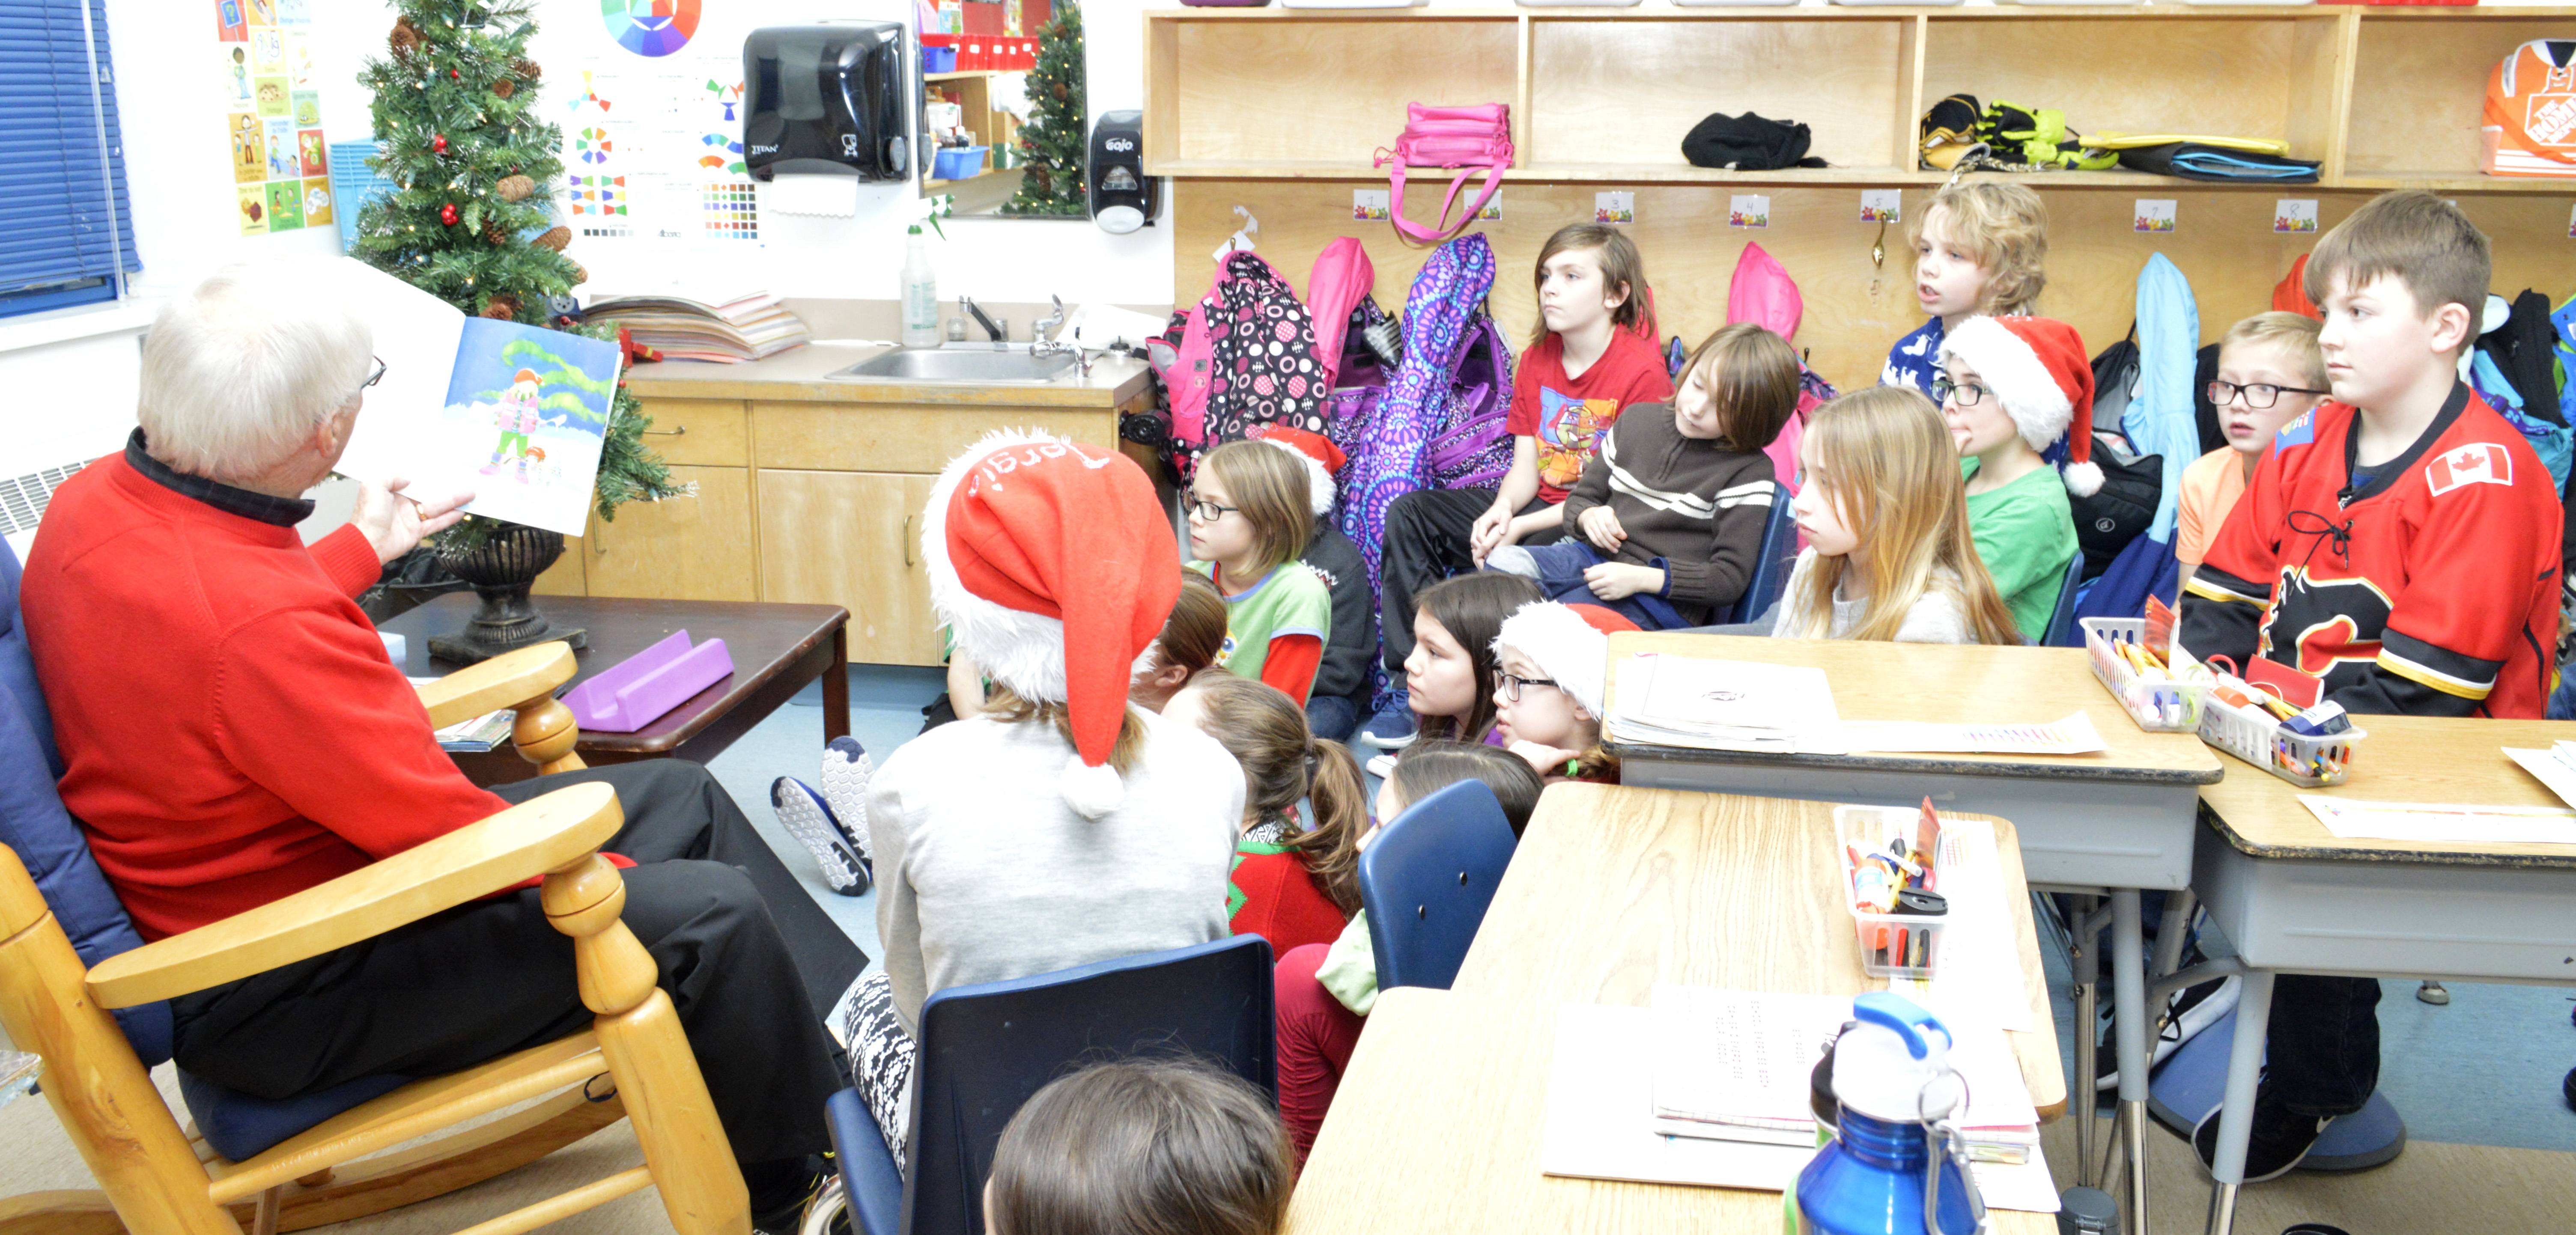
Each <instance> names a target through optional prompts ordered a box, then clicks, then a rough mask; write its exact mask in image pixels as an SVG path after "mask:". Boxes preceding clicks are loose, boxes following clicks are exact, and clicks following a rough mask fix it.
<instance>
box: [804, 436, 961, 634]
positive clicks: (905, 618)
mask: <svg viewBox="0 0 2576 1235" xmlns="http://www.w3.org/2000/svg"><path fill="white" fill-rule="evenodd" d="M937 479H938V477H936V476H933V475H923V474H918V473H895V472H813V471H787V470H783V469H763V470H762V471H761V473H760V539H761V543H762V545H763V547H764V549H765V550H766V551H765V552H764V553H763V554H762V556H761V568H760V570H761V595H762V596H763V598H764V599H768V600H773V601H785V602H790V603H804V604H833V605H839V606H841V607H842V608H845V609H848V610H849V611H850V659H852V660H857V661H866V662H871V663H875V664H889V665H935V664H938V663H939V661H940V654H941V651H942V641H941V639H940V635H939V630H938V627H937V624H936V619H934V618H933V617H932V616H931V613H930V572H929V570H928V568H927V567H925V566H924V565H923V564H922V561H921V510H922V507H923V506H924V505H925V504H926V503H928V501H929V500H930V487H931V485H932V483H933V482H934V481H936V480H937ZM861 649H865V652H864V654H863V653H862V652H861Z"/></svg>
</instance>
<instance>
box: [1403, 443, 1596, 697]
mask: <svg viewBox="0 0 2576 1235" xmlns="http://www.w3.org/2000/svg"><path fill="white" fill-rule="evenodd" d="M1495 493H1496V491H1495V490H1493V489H1416V490H1414V491H1413V492H1411V493H1407V494H1405V495H1404V496H1402V497H1399V498H1397V499H1395V501H1394V502H1392V503H1390V504H1389V505H1388V506H1387V508H1386V543H1385V545H1384V546H1383V547H1382V552H1381V553H1380V554H1379V557H1378V607H1377V611H1378V614H1379V618H1378V622H1379V626H1380V640H1379V641H1380V643H1381V645H1382V646H1383V647H1384V649H1385V656H1386V671H1387V674H1388V675H1389V676H1391V677H1394V678H1396V679H1397V680H1398V684H1399V685H1401V684H1402V679H1403V677H1404V658H1405V657H1407V656H1411V655H1413V601H1414V597H1416V596H1419V595H1421V594H1422V590H1423V589H1424V588H1427V587H1430V586H1431V585H1432V584H1434V583H1438V582H1440V581H1441V580H1443V579H1446V578H1448V577H1449V576H1451V575H1454V574H1459V573H1461V572H1463V571H1470V570H1474V569H1475V568H1476V554H1475V550H1474V547H1473V546H1472V545H1470V544H1469V543H1468V534H1469V533H1470V532H1473V531H1474V530H1475V528H1476V519H1477V517H1478V516H1481V515H1483V514H1484V513H1485V512H1486V511H1488V510H1491V509H1493V506H1494V496H1495ZM1546 507H1547V501H1546V499H1544V498H1536V497H1534V498H1531V499H1530V500H1529V502H1528V504H1526V505H1524V506H1522V507H1521V508H1520V510H1519V511H1518V512H1516V513H1518V514H1524V515H1525V514H1528V513H1530V512H1531V511H1534V510H1543V509H1546ZM1546 539H1547V540H1554V539H1555V538H1554V537H1552V536H1551V537H1547V538H1546Z"/></svg>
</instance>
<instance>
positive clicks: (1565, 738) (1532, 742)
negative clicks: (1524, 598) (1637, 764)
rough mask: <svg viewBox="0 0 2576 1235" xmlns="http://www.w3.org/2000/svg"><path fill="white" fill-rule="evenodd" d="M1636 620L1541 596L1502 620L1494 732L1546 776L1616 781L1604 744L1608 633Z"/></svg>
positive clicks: (1550, 779) (1496, 648) (1629, 627)
mask: <svg viewBox="0 0 2576 1235" xmlns="http://www.w3.org/2000/svg"><path fill="white" fill-rule="evenodd" d="M1635 629H1637V624H1636V623H1634V622H1631V621H1629V620H1628V619H1627V618H1625V617H1622V616H1620V615H1619V614H1617V613H1613V612H1611V611H1610V610H1608V609H1604V608H1601V607H1600V606H1598V605H1565V604H1558V603H1557V602H1555V601H1552V600H1549V601H1540V602H1539V603H1537V604H1534V605H1523V606H1521V608H1520V611H1519V612H1517V613H1514V614H1513V615H1511V616H1510V617H1509V618H1506V619H1504V620H1503V629H1502V633H1500V634H1497V635H1496V636H1494V658H1495V660H1496V661H1497V662H1498V663H1499V664H1500V666H1501V670H1502V672H1501V674H1500V675H1499V680H1498V681H1497V682H1496V683H1495V686H1494V733H1495V735H1496V736H1498V737H1500V738H1501V739H1502V740H1503V745H1504V746H1505V748H1507V749H1509V750H1510V751H1511V752H1512V753H1513V754H1515V755H1519V756H1520V757H1521V758H1523V759H1525V760H1528V761H1529V765H1530V768H1531V769H1532V770H1533V771H1536V772H1537V773H1538V774H1539V776H1540V778H1541V779H1543V780H1545V781H1547V782H1549V783H1551V784H1552V783H1554V782H1557V781H1561V780H1588V781H1601V782H1604V783H1609V784H1616V783H1618V780H1619V761H1618V760H1617V759H1615V758H1613V757H1611V756H1610V755H1609V754H1608V753H1606V752H1604V751H1603V750H1602V749H1601V715H1602V710H1601V696H1602V686H1603V684H1604V683H1605V681H1606V679H1607V678H1608V676H1609V664H1610V634H1611V632H1612V631H1620V630H1635Z"/></svg>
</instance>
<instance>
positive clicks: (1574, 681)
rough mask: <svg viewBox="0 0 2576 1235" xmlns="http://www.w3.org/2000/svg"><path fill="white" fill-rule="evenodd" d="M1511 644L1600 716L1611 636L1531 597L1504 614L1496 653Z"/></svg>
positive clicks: (1548, 602) (1558, 606)
mask: <svg viewBox="0 0 2576 1235" xmlns="http://www.w3.org/2000/svg"><path fill="white" fill-rule="evenodd" d="M1507 647H1508V648H1512V649H1515V650H1517V651H1519V652H1520V654H1521V655H1523V656H1526V657H1529V658H1530V659H1531V660H1533V661H1535V662H1537V663H1538V668H1539V672H1541V673H1544V674H1546V675H1547V676H1549V677H1551V678H1554V679H1556V686H1557V689H1559V690H1562V691H1564V692H1565V693H1566V694H1567V695H1569V696H1571V697H1572V698H1573V699H1574V701H1575V702H1576V703H1579V704H1582V705H1583V710H1584V711H1586V712H1589V713H1591V714H1592V718H1593V719H1595V720H1599V719H1600V718H1601V685H1602V682H1603V680H1604V679H1605V678H1606V677H1607V676H1608V675H1609V672H1610V636H1608V635H1605V634H1602V633H1601V632H1600V631H1598V630H1595V629H1593V626H1592V623H1590V622H1587V621H1584V620H1583V615H1581V614H1579V613H1576V612H1575V611H1574V610H1572V609H1569V608H1567V607H1565V606H1564V605H1561V604H1558V603H1557V602H1555V601H1552V600H1540V601H1532V602H1530V603H1529V604H1526V605H1522V606H1521V607H1520V608H1519V609H1518V610H1517V611H1515V612H1514V613H1513V614H1512V615H1511V616H1510V617H1507V618H1504V619H1503V627H1502V633H1500V634H1497V635H1495V636H1494V655H1495V656H1496V657H1497V658H1499V657H1501V655H1502V654H1503V649H1504V648H1507Z"/></svg>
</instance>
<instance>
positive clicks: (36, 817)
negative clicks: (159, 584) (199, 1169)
mask: <svg viewBox="0 0 2576 1235" xmlns="http://www.w3.org/2000/svg"><path fill="white" fill-rule="evenodd" d="M18 577H19V576H18V555H17V554H16V553H15V552H14V551H12V550H11V549H10V548H9V547H8V545H6V544H5V543H0V845H7V846H8V847H9V848H10V849H11V850H13V851H15V852H16V853H17V855H18V860H19V861H20V862H23V863H25V864H26V867H27V873H28V874H29V875H31V876H33V877H34V879H35V882H36V888H37V890H38V891H40V892H42V893H43V894H44V897H45V904H46V905H47V907H49V908H51V909H52V910H53V911H54V918H55V920H56V921H58V922H60V923H61V924H62V928H63V933H64V934H66V935H68V936H70V937H71V941H72V949H73V950H74V951H75V952H78V953H79V954H80V959H81V963H82V964H84V965H96V964H98V963H99V962H100V961H103V960H106V959H107V958H109V957H111V956H114V955H116V954H117V953H119V952H125V951H128V950H131V949H134V948H139V947H142V946H143V936H141V935H140V934H137V933H136V932H135V929H134V920H133V919H132V918H130V917H128V916H126V913H125V906H124V904H123V903H121V902H119V901H118V900H117V899H116V892H115V890H114V889H113V888H110V887H109V886H108V883H107V876H106V875H104V874H102V873H100V871H99V869H98V862H97V860H96V859H95V858H93V857H91V856H90V852H89V840H88V838H87V837H85V836H83V835H81V830H80V825H79V824H78V823H76V822H74V821H73V820H72V817H71V813H70V812H68V811H66V810H64V809H63V800H62V796H61V795H60V794H59V793H57V792H55V789H54V782H55V781H56V780H57V779H58V778H59V777H60V776H61V775H62V770H63V762H62V756H61V755H60V754H59V753H58V752H57V751H56V750H55V749H54V722H53V716H52V713H51V712H49V711H48V710H47V709H46V707H45V696H44V693H43V691H42V690H40V689H39V688H38V687H37V684H36V662H35V659H34V657H33V655H32V654H31V653H30V652H29V651H28V648H27V633H26V628H25V627H23V626H22V625H20V624H19V620H18ZM116 1022H117V1024H118V1025H119V1026H121V1027H123V1029H124V1030H125V1037H126V1040H127V1041H129V1042H131V1043H132V1044H133V1046H134V1053H135V1055H136V1056H138V1057H139V1058H140V1059H141V1060H142V1063H143V1066H144V1067H146V1068H151V1067H155V1066H158V1065H159V1064H160V1063H161V1062H162V1061H163V1060H166V1059H168V1058H170V1005H168V1004H166V1003H151V1004H143V1005H139V1006H137V1007H132V1008H119V1009H117V1011H116Z"/></svg>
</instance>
